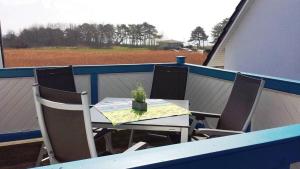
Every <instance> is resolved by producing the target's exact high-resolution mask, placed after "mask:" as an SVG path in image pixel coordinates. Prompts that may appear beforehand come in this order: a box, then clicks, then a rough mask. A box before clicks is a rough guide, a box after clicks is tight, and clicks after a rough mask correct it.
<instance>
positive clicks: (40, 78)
mask: <svg viewBox="0 0 300 169" xmlns="http://www.w3.org/2000/svg"><path fill="white" fill-rule="evenodd" d="M34 76H35V80H36V82H37V83H38V84H39V85H41V86H44V87H49V88H53V89H58V90H64V91H69V92H76V86H75V80H74V76H73V68H72V66H67V67H56V68H39V69H35V70H34Z"/></svg>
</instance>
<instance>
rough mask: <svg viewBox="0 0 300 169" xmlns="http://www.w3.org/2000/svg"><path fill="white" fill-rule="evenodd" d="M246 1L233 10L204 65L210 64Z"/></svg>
mask: <svg viewBox="0 0 300 169" xmlns="http://www.w3.org/2000/svg"><path fill="white" fill-rule="evenodd" d="M246 2H247V0H241V1H240V3H239V4H238V5H237V7H236V8H235V11H234V12H233V14H232V15H231V17H230V18H229V21H228V23H227V24H226V26H225V27H224V29H223V31H222V33H221V35H220V36H219V38H218V40H217V42H216V43H215V44H214V46H213V48H212V49H211V51H210V52H209V54H208V55H207V58H206V60H205V61H204V63H203V65H204V66H207V65H208V63H209V61H210V60H211V58H212V57H213V55H214V54H215V52H216V51H217V49H218V47H219V46H220V44H221V43H222V41H223V40H224V38H225V36H226V34H227V33H228V31H229V29H230V28H231V27H232V25H233V23H234V21H235V20H236V18H237V16H239V14H240V13H241V11H242V9H243V7H244V5H245V4H246Z"/></svg>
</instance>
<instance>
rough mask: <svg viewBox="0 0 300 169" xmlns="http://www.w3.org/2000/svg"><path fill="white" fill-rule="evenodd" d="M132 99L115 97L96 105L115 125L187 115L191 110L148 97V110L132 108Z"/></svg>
mask: <svg viewBox="0 0 300 169" xmlns="http://www.w3.org/2000/svg"><path fill="white" fill-rule="evenodd" d="M131 102H132V100H131V99H127V98H124V99H115V100H114V101H105V99H104V100H103V101H101V102H100V103H98V104H96V105H95V108H96V109H97V110H98V111H100V112H101V113H102V114H103V115H104V116H105V117H106V118H107V119H108V120H110V121H111V123H112V124H113V125H114V126H115V125H118V124H122V123H128V122H134V121H139V120H149V119H155V118H162V117H170V116H178V115H187V114H190V112H189V111H188V110H187V109H184V108H182V107H180V106H177V105H176V104H173V103H170V102H168V101H165V100H162V99H147V100H146V102H147V104H148V109H147V111H137V110H133V109H132V108H131Z"/></svg>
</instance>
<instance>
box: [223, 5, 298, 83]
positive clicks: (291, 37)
mask: <svg viewBox="0 0 300 169" xmlns="http://www.w3.org/2000/svg"><path fill="white" fill-rule="evenodd" d="M225 48H226V50H225V69H230V70H236V71H244V72H252V73H258V74H264V75H270V76H277V77H283V78H289V79H295V80H300V65H299V63H300V0H255V1H254V3H253V4H252V6H250V8H249V9H248V10H247V13H246V15H244V16H243V18H242V19H241V21H240V23H238V27H237V28H236V29H235V31H234V33H233V34H232V35H231V37H230V39H229V41H228V42H227V43H226V46H225Z"/></svg>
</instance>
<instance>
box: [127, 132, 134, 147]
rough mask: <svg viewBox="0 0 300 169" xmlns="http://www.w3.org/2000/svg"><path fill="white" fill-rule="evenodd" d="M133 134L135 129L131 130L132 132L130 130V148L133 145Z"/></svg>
mask: <svg viewBox="0 0 300 169" xmlns="http://www.w3.org/2000/svg"><path fill="white" fill-rule="evenodd" d="M133 134H134V130H131V132H130V138H129V143H128V148H130V147H131V146H132V141H133Z"/></svg>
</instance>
